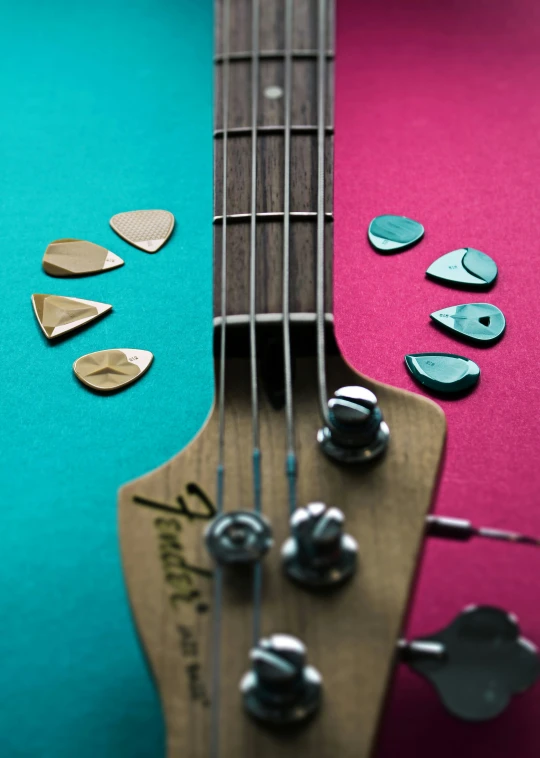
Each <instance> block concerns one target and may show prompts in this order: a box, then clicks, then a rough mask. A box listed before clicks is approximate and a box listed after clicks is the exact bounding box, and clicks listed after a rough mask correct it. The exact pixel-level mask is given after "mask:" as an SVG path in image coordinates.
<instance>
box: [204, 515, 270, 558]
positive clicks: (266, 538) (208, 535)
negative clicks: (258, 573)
mask: <svg viewBox="0 0 540 758" xmlns="http://www.w3.org/2000/svg"><path fill="white" fill-rule="evenodd" d="M204 539H205V542H206V547H207V549H208V552H209V553H210V555H211V556H212V557H213V558H214V560H215V561H216V563H221V564H248V563H256V562H257V561H260V560H261V558H263V556H264V555H265V554H266V553H267V552H268V551H269V550H270V548H271V547H272V544H273V539H272V529H271V527H270V524H269V523H268V521H267V520H266V519H265V518H263V517H262V516H261V515H260V514H258V513H256V512H255V511H228V512H227V513H222V514H221V515H219V516H217V518H215V519H214V520H213V521H212V522H211V523H210V524H209V526H208V527H207V529H206V532H205V534H204Z"/></svg>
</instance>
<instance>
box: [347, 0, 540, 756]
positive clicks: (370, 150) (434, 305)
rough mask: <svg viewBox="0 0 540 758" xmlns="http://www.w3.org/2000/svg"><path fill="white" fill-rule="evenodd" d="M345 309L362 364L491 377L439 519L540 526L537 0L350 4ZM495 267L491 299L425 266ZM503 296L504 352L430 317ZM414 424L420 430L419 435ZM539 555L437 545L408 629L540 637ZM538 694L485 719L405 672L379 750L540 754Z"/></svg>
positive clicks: (453, 441) (406, 381)
mask: <svg viewBox="0 0 540 758" xmlns="http://www.w3.org/2000/svg"><path fill="white" fill-rule="evenodd" d="M337 5H338V29H337V93H336V164H335V169H336V176H335V218H336V223H335V315H336V321H337V332H338V336H339V338H340V342H341V345H342V348H343V350H344V352H345V354H346V355H347V357H348V358H349V359H350V360H351V361H352V363H353V364H354V365H355V366H356V367H357V368H358V369H359V370H361V371H362V372H364V373H366V374H367V375H368V376H372V377H375V378H377V379H380V380H383V381H386V382H389V383H390V384H394V385H397V386H401V387H404V388H407V389H411V390H413V391H416V392H422V390H420V389H419V388H418V386H417V385H415V384H414V383H413V381H412V379H411V378H410V377H409V376H408V374H407V373H406V370H405V367H404V364H403V356H404V355H405V354H406V353H408V352H427V351H429V350H433V351H440V352H454V353H461V354H462V355H467V356H469V357H471V358H472V359H473V360H475V361H477V363H478V364H479V365H480V367H481V369H482V377H481V380H480V384H479V386H478V388H477V389H476V391H475V392H474V393H473V394H472V395H470V396H469V397H468V398H466V399H462V400H459V401H451V400H448V401H444V402H443V403H442V405H443V408H444V410H445V412H446V415H447V418H448V426H449V431H448V444H447V451H446V460H445V465H444V470H443V474H442V479H441V485H440V491H439V494H438V498H437V501H436V511H437V513H441V514H448V515H452V516H461V517H464V518H470V519H472V520H473V521H475V522H477V523H479V524H484V525H492V526H496V527H501V528H510V529H512V528H515V529H521V530H523V531H525V532H531V533H533V534H535V533H536V534H540V509H539V502H538V492H539V489H540V467H539V466H538V463H537V461H538V453H539V450H540V430H539V426H538V422H537V415H538V412H539V409H540V401H539V396H538V393H539V389H540V380H539V374H538V364H539V348H540V336H539V330H538V321H539V318H540V303H539V292H540V289H539V285H540V263H539V255H540V253H539V243H538V240H537V234H536V230H537V226H538V216H539V210H538V208H539V201H540V189H539V185H540V180H539V176H540V99H539V97H538V94H537V93H538V83H539V81H540V5H539V4H538V3H537V2H536V0H501V1H499V0H497V1H496V2H494V1H493V0H490V1H488V0H452V1H451V2H449V1H448V0H441V1H440V2H432V1H431V0H407V2H405V1H404V0H338V4H337ZM381 213H398V214H403V215H408V216H410V217H411V218H414V219H417V220H419V221H421V222H422V223H423V224H424V225H425V227H426V236H425V239H424V241H423V242H421V243H420V244H419V245H418V246H417V247H415V248H413V249H411V250H410V251H408V252H405V253H402V254H398V255H395V256H381V255H378V254H377V253H375V252H374V251H373V250H372V249H371V248H370V246H369V244H368V242H367V238H366V231H367V226H368V223H369V221H370V220H371V219H372V218H373V217H374V216H376V215H378V214H381ZM468 245H470V246H472V247H476V248H478V249H479V250H483V251H485V252H487V253H489V254H490V255H492V257H493V258H494V259H495V260H496V261H497V263H498V265H499V270H500V275H499V280H498V282H497V284H496V286H495V287H494V288H493V290H492V291H491V292H489V293H488V294H481V295H475V294H473V293H468V292H462V291H461V292H460V291H458V290H452V289H449V288H446V287H444V286H441V285H439V284H435V283H432V282H429V281H427V280H426V279H425V277H424V272H425V269H426V268H427V267H428V265H429V264H430V263H431V262H432V261H433V260H435V259H436V258H437V257H438V256H439V255H441V254H442V253H445V252H448V251H450V250H454V249H456V248H458V247H462V246H468ZM475 299H477V300H478V301H480V302H481V301H482V300H484V301H485V302H490V303H494V304H496V305H498V306H499V307H500V308H501V309H502V311H503V312H504V313H505V315H506V317H507V322H508V328H507V334H506V336H505V337H504V338H503V340H502V341H501V342H500V343H499V344H498V345H496V346H495V347H492V348H489V349H480V348H475V347H471V346H468V345H464V344H463V343H460V342H457V341H455V340H454V339H452V337H450V336H448V335H445V334H442V333H441V332H439V331H438V330H437V329H436V327H435V326H433V325H432V324H431V323H430V319H429V314H430V313H431V312H432V311H434V310H437V309H439V308H443V307H445V306H449V305H457V304H459V303H462V302H474V300H475ZM414 433H415V430H414V429H411V434H414ZM539 570H540V551H538V552H535V551H533V550H530V549H527V548H517V547H514V546H504V545H502V544H486V543H480V542H475V543H471V544H469V545H451V544H444V543H442V542H440V541H438V542H435V541H433V542H430V543H429V546H428V547H427V549H426V554H425V560H424V562H423V568H422V571H421V575H420V581H419V583H418V586H417V591H416V599H415V603H414V608H413V612H412V615H411V619H410V624H409V629H408V631H409V632H410V633H411V634H413V635H415V634H422V633H429V632H431V631H433V630H435V629H437V628H440V627H442V626H443V625H446V623H447V622H448V621H449V620H450V619H451V618H452V616H453V615H454V614H455V613H456V612H457V611H459V610H460V609H461V608H462V607H463V606H465V605H467V604H469V603H492V604H496V605H500V606H502V607H504V608H507V609H509V610H512V611H514V612H515V613H516V614H517V615H518V616H519V618H520V620H521V622H522V628H523V631H524V633H525V634H526V635H527V636H529V637H530V638H531V639H532V640H534V641H535V642H536V643H537V644H538V643H540V611H539V609H538V603H537V599H538V584H539ZM539 712H540V688H539V687H536V688H535V689H534V690H533V691H531V692H530V693H529V694H527V695H525V696H524V697H522V698H520V699H519V700H516V701H514V703H513V704H512V706H511V708H510V710H509V711H508V712H507V713H506V714H505V715H504V716H503V717H502V718H500V719H499V720H498V721H497V722H494V723H492V724H490V725H487V726H464V725H461V724H459V723H457V722H455V721H454V720H453V719H451V718H450V717H448V716H446V715H445V714H444V712H443V711H442V707H441V706H440V704H439V703H438V701H437V699H436V697H435V695H434V693H433V692H432V690H431V688H430V687H429V685H427V684H425V683H424V682H423V681H421V680H419V679H418V678H416V677H415V676H414V675H413V674H410V673H407V672H406V671H400V673H399V675H398V677H397V681H396V686H395V688H394V690H393V694H392V697H391V706H390V709H389V712H388V714H387V716H386V718H385V719H384V724H383V730H382V739H381V746H380V749H379V751H378V753H377V758H395V756H397V755H407V756H408V755H411V756H413V755H414V756H415V758H420V757H421V758H424V756H425V757H426V758H427V757H428V756H433V755H434V754H436V755H437V756H439V758H455V755H456V754H457V753H459V754H460V755H461V756H463V758H465V757H466V758H472V757H473V756H475V757H476V758H477V757H478V756H479V755H481V756H490V757H491V758H507V756H509V755H516V756H519V758H532V757H533V756H538V754H539V753H540V731H539V730H538V721H537V719H538V713H539Z"/></svg>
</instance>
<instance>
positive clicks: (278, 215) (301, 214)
mask: <svg viewBox="0 0 540 758" xmlns="http://www.w3.org/2000/svg"><path fill="white" fill-rule="evenodd" d="M255 215H256V219H257V220H258V221H281V219H282V218H284V216H285V213H284V212H283V211H269V212H262V213H261V212H259V213H257V214H255ZM288 215H289V217H290V220H291V221H317V219H318V217H319V214H318V212H317V211H290V212H289V214H288ZM251 219H252V215H251V213H229V215H228V216H227V223H240V222H242V221H251ZM333 220H334V214H333V213H330V212H326V213H325V214H324V221H333ZM222 223H223V216H214V224H222Z"/></svg>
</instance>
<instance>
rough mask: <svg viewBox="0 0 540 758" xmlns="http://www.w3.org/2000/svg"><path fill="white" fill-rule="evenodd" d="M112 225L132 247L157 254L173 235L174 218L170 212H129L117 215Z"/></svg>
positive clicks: (111, 222) (112, 220)
mask: <svg viewBox="0 0 540 758" xmlns="http://www.w3.org/2000/svg"><path fill="white" fill-rule="evenodd" d="M110 224H111V226H112V228H113V229H114V231H115V232H116V233H117V234H118V235H119V236H120V237H122V239H124V240H125V241H126V242H129V244H130V245H134V246H135V247H138V248H139V249H140V250H144V251H145V252H146V253H156V252H157V251H158V250H159V248H160V247H163V245H164V244H165V243H166V242H167V240H168V239H169V237H170V236H171V234H172V230H173V228H174V216H173V215H172V213H169V211H128V212H127V213H117V214H116V216H113V217H112V218H111V221H110Z"/></svg>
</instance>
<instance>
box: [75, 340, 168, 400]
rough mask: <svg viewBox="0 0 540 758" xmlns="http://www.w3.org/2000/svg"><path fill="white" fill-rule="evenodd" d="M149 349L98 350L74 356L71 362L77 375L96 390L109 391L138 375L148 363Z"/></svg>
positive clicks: (149, 357)
mask: <svg viewBox="0 0 540 758" xmlns="http://www.w3.org/2000/svg"><path fill="white" fill-rule="evenodd" d="M153 359H154V356H153V355H152V353H151V352H150V351H149V350H131V349H129V348H124V347H122V348H117V349H115V350H98V352H97V353H88V355H83V356H82V357H81V358H78V359H77V360H76V361H75V363H74V364H73V371H74V372H75V376H76V377H77V379H80V381H81V382H82V383H83V384H86V386H87V387H91V388H92V389H93V390H98V391H99V392H113V391H114V390H117V389H120V387H126V386H127V385H128V384H131V383H132V382H134V381H136V380H137V379H139V378H140V377H141V376H142V375H143V374H144V373H145V372H146V371H148V369H149V368H150V364H151V363H152V361H153Z"/></svg>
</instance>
